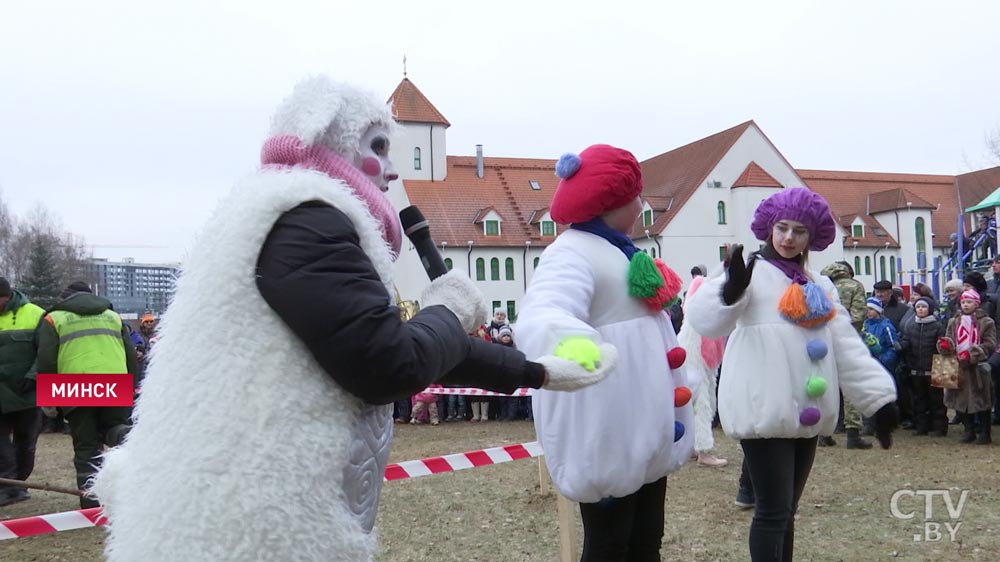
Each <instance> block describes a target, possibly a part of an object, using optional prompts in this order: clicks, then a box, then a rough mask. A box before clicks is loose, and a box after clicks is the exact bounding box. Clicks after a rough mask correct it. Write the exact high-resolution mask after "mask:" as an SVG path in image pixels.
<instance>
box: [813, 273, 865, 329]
mask: <svg viewBox="0 0 1000 562" xmlns="http://www.w3.org/2000/svg"><path fill="white" fill-rule="evenodd" d="M820 273H821V274H822V275H825V276H827V277H829V278H830V280H831V281H833V286H834V287H836V288H837V294H838V295H840V302H841V304H843V305H844V308H846V309H847V312H848V313H850V315H851V325H852V326H854V329H855V330H857V331H858V332H860V331H861V326H862V324H864V322H865V298H866V297H865V286H864V285H862V284H861V282H860V281H858V280H857V279H855V278H854V268H852V267H851V266H850V264H848V263H847V262H844V261H838V262H834V263H831V264H830V265H828V266H826V267H824V268H823V270H822V271H820Z"/></svg>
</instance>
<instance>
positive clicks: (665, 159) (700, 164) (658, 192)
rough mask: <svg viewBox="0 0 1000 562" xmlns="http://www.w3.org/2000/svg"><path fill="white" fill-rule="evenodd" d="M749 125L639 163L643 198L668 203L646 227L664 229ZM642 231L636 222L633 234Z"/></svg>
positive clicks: (728, 130)
mask: <svg viewBox="0 0 1000 562" xmlns="http://www.w3.org/2000/svg"><path fill="white" fill-rule="evenodd" d="M751 125H754V122H753V121H747V122H746V123H741V124H739V125H737V126H735V127H732V128H731V129H726V130H725V131H722V132H719V133H716V134H714V135H712V136H709V137H705V138H703V139H701V140H697V141H695V142H693V143H691V144H687V145H684V146H682V147H680V148H675V149H674V150H671V151H670V152H665V153H663V154H661V155H659V156H654V157H652V158H650V159H648V160H645V161H644V162H642V182H643V191H642V196H643V198H644V199H646V200H647V201H648V200H652V199H653V198H661V200H672V201H671V204H670V205H668V207H669V210H665V211H663V212H660V213H658V214H657V215H656V217H655V219H654V221H653V225H652V227H650V228H649V230H650V231H651V232H657V233H658V232H662V231H663V229H664V228H666V226H667V224H669V223H670V221H671V220H673V218H674V216H676V215H677V211H679V210H680V209H681V207H683V206H684V203H686V202H687V200H688V199H689V198H690V197H691V195H692V194H693V193H694V192H695V190H696V189H698V187H699V186H700V185H701V184H702V183H704V182H705V180H706V179H707V178H708V174H709V173H711V171H712V169H714V168H715V166H716V165H717V164H718V163H719V160H721V159H722V157H723V156H725V155H726V152H728V151H729V149H730V148H732V146H733V144H734V143H735V142H736V141H737V140H738V139H739V138H740V136H741V135H742V134H743V133H744V132H745V131H746V130H747V129H748V128H749V127H750V126H751ZM650 205H651V206H652V203H650ZM644 231H645V229H644V228H643V227H642V223H641V222H639V223H637V225H636V228H635V229H634V230H633V235H635V236H637V235H640V234H644Z"/></svg>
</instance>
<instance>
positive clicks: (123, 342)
mask: <svg viewBox="0 0 1000 562" xmlns="http://www.w3.org/2000/svg"><path fill="white" fill-rule="evenodd" d="M59 298H60V301H59V302H58V303H56V304H55V305H53V307H52V309H51V310H49V313H48V314H46V315H45V318H44V321H43V322H41V324H40V325H39V327H38V372H39V373H45V374H49V373H56V374H60V373H62V374H123V373H132V374H133V375H135V373H136V372H137V369H138V362H137V361H136V355H135V348H134V347H132V341H131V338H130V336H129V333H128V330H127V329H126V328H125V327H124V326H123V325H122V320H121V317H119V316H118V314H117V313H116V312H115V311H114V310H112V309H111V302H110V301H108V300H107V299H105V298H102V297H98V296H96V295H94V294H92V293H91V291H90V288H89V287H88V286H87V285H86V284H85V283H82V282H79V281H77V282H75V283H73V284H71V285H70V286H69V287H67V288H66V289H65V290H63V292H62V293H61V294H60V295H59ZM62 410H63V411H64V412H65V414H66V420H67V421H68V422H69V429H70V435H71V436H72V437H73V453H74V455H73V464H74V466H75V467H76V482H77V485H78V486H79V487H80V489H81V490H83V489H85V488H86V486H87V483H88V481H89V480H90V478H91V477H92V476H93V475H94V474H95V473H96V472H97V468H98V467H99V466H100V454H101V452H102V450H103V448H104V446H105V445H107V446H109V447H114V446H116V445H118V444H120V443H121V441H122V439H123V438H124V437H125V433H126V432H127V431H128V423H129V416H130V414H131V408H128V407H80V408H62ZM98 505H99V504H98V503H97V501H95V500H94V499H92V498H89V497H86V496H85V497H82V498H80V507H82V508H88V507H97V506H98Z"/></svg>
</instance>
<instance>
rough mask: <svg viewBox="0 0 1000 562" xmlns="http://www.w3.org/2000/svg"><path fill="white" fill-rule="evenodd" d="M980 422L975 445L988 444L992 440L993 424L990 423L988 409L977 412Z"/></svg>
mask: <svg viewBox="0 0 1000 562" xmlns="http://www.w3.org/2000/svg"><path fill="white" fill-rule="evenodd" d="M979 419H980V421H981V422H982V423H980V424H979V437H977V438H976V444H977V445H989V444H990V443H992V442H993V435H992V433H993V426H991V425H990V412H989V410H987V411H985V412H982V413H981V414H979Z"/></svg>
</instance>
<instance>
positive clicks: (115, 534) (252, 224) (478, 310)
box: [93, 77, 603, 562]
mask: <svg viewBox="0 0 1000 562" xmlns="http://www.w3.org/2000/svg"><path fill="white" fill-rule="evenodd" d="M373 125H374V126H385V127H391V125H392V116H391V113H390V111H389V109H388V108H387V107H386V106H385V105H383V104H382V103H380V102H379V101H378V100H377V99H375V98H374V97H372V96H370V95H368V94H367V93H365V92H362V91H360V90H357V89H355V88H353V87H351V86H349V85H345V84H339V83H335V82H332V81H330V80H329V79H326V78H325V77H317V78H312V79H309V80H306V81H304V82H303V83H301V84H299V86H297V87H296V89H295V91H294V92H293V94H292V96H291V97H290V98H289V99H288V100H286V101H285V102H284V104H283V106H282V107H281V108H279V111H278V113H277V115H276V117H275V119H274V122H273V126H272V131H271V134H272V136H271V138H270V139H269V140H268V142H267V143H266V144H265V148H264V162H265V164H267V163H268V162H270V163H271V164H275V163H277V164H287V165H272V166H265V168H263V169H262V170H261V171H259V172H257V173H255V174H253V175H251V176H250V177H247V178H245V179H244V180H242V181H241V182H239V183H238V184H237V186H236V187H235V188H234V189H233V191H232V193H231V194H230V195H229V196H228V197H227V198H226V199H225V200H224V201H223V202H222V203H221V204H220V205H219V207H218V209H217V210H216V212H215V214H214V215H213V217H212V219H211V220H210V221H209V223H208V226H207V227H206V228H205V230H204V231H203V232H202V233H201V237H200V242H199V243H198V244H197V245H196V246H195V248H194V250H193V251H192V252H191V255H190V257H189V258H188V260H187V261H186V263H185V265H184V270H183V275H182V276H181V278H180V279H179V281H178V285H177V292H176V296H175V298H174V300H173V302H172V303H171V305H170V308H169V310H168V311H167V313H166V315H165V316H164V318H163V321H162V322H161V324H160V327H159V328H160V330H159V335H160V341H159V343H158V344H157V347H156V349H155V352H154V354H153V357H152V360H151V363H150V366H149V370H148V372H147V374H146V379H145V382H144V385H143V388H142V396H141V398H140V400H139V401H138V404H137V406H136V410H135V418H134V421H135V423H134V427H133V429H132V431H131V433H130V434H129V437H128V439H127V440H126V442H125V443H124V445H122V446H121V447H119V448H116V449H114V450H112V451H110V452H109V453H108V454H107V455H106V458H105V460H104V466H103V469H102V470H101V472H100V473H99V474H98V476H97V477H96V479H95V483H94V487H93V488H94V491H95V492H96V494H97V495H98V498H99V499H100V501H101V502H102V504H103V505H104V506H105V514H106V515H107V516H108V518H109V522H110V524H109V536H108V539H107V542H106V555H107V559H108V560H109V561H111V562H119V561H121V562H124V561H129V562H135V561H139V560H157V561H160V562H195V561H201V560H204V561H213V562H217V561H236V560H259V561H267V560H274V561H282V562H285V561H292V560H295V561H314V560H315V561H320V560H323V561H337V560H344V561H348V560H349V561H352V562H356V561H366V560H370V559H372V557H373V553H374V549H375V538H374V534H373V532H372V529H373V525H374V522H375V516H376V510H377V506H378V495H379V490H380V487H381V484H382V475H383V472H384V469H385V463H386V459H387V457H388V452H389V442H390V439H391V430H392V423H391V421H392V420H391V416H392V401H393V400H397V399H400V398H405V397H408V396H410V395H411V394H415V393H416V392H419V391H420V390H421V389H423V388H424V387H426V386H427V385H428V384H430V383H433V382H443V383H451V384H470V385H476V386H481V387H483V388H490V389H494V390H498V391H501V392H510V391H512V390H513V389H514V388H517V387H519V386H530V387H533V388H538V387H540V386H541V385H542V383H543V382H545V381H546V380H548V381H549V384H550V385H553V386H556V387H561V388H574V387H577V386H581V385H583V384H588V383H589V382H594V381H596V380H599V377H600V376H603V375H602V374H601V373H598V374H597V375H595V374H590V373H587V374H586V376H583V377H577V378H576V379H574V380H572V381H570V380H568V379H570V378H573V376H575V375H576V374H578V373H577V372H575V371H574V372H572V373H568V374H567V373H563V372H553V371H551V370H550V371H549V372H548V374H547V373H546V367H543V365H542V364H540V363H533V362H528V361H527V360H525V359H524V356H523V355H522V354H520V353H519V352H516V351H514V350H509V349H508V348H503V347H502V346H492V345H489V344H488V343H487V342H478V343H477V340H475V339H473V338H470V337H469V336H468V332H469V331H471V329H472V326H474V325H477V324H478V323H481V322H483V321H484V320H485V317H486V308H485V302H484V301H483V299H482V295H481V294H479V293H478V291H477V290H476V289H475V287H474V286H473V285H472V284H471V282H470V281H468V280H467V279H464V278H462V277H460V276H459V275H457V274H449V275H447V276H445V277H442V278H439V279H438V280H436V281H435V282H434V283H432V284H431V285H430V286H429V287H428V289H427V290H426V291H425V293H424V295H423V296H422V299H421V302H423V304H424V309H423V310H421V311H420V313H418V314H417V315H416V316H415V317H414V318H413V319H411V320H410V321H409V322H406V323H403V322H402V321H401V320H400V319H399V315H398V311H397V310H396V308H395V306H394V302H393V300H392V297H391V296H390V295H392V293H393V291H392V288H393V287H392V270H391V264H392V260H393V259H394V256H393V254H392V250H393V246H395V249H396V250H397V251H398V243H399V240H398V238H399V234H398V232H399V231H398V228H399V227H398V223H397V222H396V218H395V215H394V213H387V209H386V206H388V210H391V205H388V200H387V199H384V200H380V199H379V198H378V196H380V195H382V194H381V193H378V194H377V195H373V194H372V192H371V189H370V188H372V187H374V186H373V185H363V184H364V178H363V177H362V178H361V179H359V178H358V177H357V175H356V172H353V171H352V170H353V169H352V170H345V169H343V167H342V166H340V164H343V162H341V161H340V160H339V159H338V155H339V156H340V157H342V158H344V159H349V158H350V155H351V153H352V151H355V150H357V146H358V142H359V139H360V138H361V137H362V136H363V135H364V134H365V131H366V130H369V129H370V128H371V127H372V126H373ZM282 151H284V152H282ZM289 154H291V155H292V157H295V158H297V157H303V158H304V157H306V156H308V157H309V158H313V157H314V156H315V158H313V159H312V160H307V161H305V164H303V163H302V162H303V161H298V162H288V161H286V160H282V158H283V157H284V156H288V155H289ZM345 161H346V160H345ZM329 162H335V163H339V164H336V165H331V166H332V168H330V169H333V168H336V170H335V171H336V174H340V175H336V174H334V172H331V171H329V170H328V169H327V168H326V167H325V166H327V164H329ZM337 166H340V167H339V168H338V167H337ZM352 174H353V175H352ZM362 188H364V189H362ZM365 190H367V191H365ZM436 305H442V306H436ZM580 371H582V369H580ZM563 375H565V376H563ZM560 385H561V386H560Z"/></svg>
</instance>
